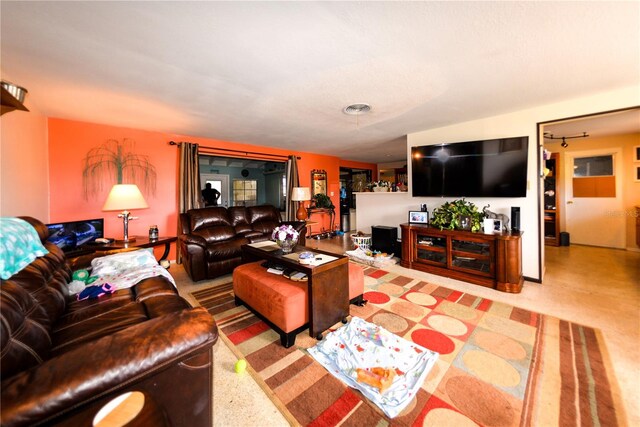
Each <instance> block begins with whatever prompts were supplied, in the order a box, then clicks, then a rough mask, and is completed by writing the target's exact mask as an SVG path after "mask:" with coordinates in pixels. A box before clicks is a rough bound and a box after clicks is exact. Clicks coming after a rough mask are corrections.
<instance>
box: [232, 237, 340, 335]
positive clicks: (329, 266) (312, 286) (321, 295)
mask: <svg viewBox="0 0 640 427" xmlns="http://www.w3.org/2000/svg"><path fill="white" fill-rule="evenodd" d="M271 243H273V242H271ZM274 246H275V243H273V245H268V246H262V247H256V246H252V245H250V244H249V245H243V246H242V256H243V259H244V261H245V262H250V261H256V260H260V259H264V260H267V261H270V262H273V263H274V264H278V265H281V266H283V267H285V268H291V269H293V270H297V271H300V272H303V273H304V274H306V275H307V284H308V286H309V288H308V290H309V291H308V295H309V300H308V304H309V335H311V336H312V337H315V338H317V339H322V333H323V332H324V331H326V330H327V329H329V328H330V327H331V326H333V325H335V324H336V323H338V322H339V321H343V322H346V319H347V316H348V315H349V264H348V263H349V258H348V257H346V256H344V255H336V254H331V253H329V252H324V251H320V250H317V249H309V248H306V247H304V246H296V247H295V249H294V251H293V255H289V256H287V255H285V254H283V253H282V251H281V250H280V249H276V250H273V247H274ZM304 251H309V252H313V253H314V254H319V255H324V256H328V257H332V258H335V259H332V260H330V261H327V262H325V263H323V264H321V265H303V264H300V263H299V262H298V260H297V254H299V253H300V252H304Z"/></svg>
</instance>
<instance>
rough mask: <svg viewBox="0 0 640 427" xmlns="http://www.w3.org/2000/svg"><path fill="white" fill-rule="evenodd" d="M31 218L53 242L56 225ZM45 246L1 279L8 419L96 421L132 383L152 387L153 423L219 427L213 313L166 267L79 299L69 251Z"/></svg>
mask: <svg viewBox="0 0 640 427" xmlns="http://www.w3.org/2000/svg"><path fill="white" fill-rule="evenodd" d="M23 219H26V220H27V221H28V222H30V223H31V224H32V225H33V226H34V228H36V230H37V231H38V234H39V237H40V239H41V240H42V241H43V243H44V242H45V240H46V238H47V236H48V231H47V228H46V226H44V225H43V224H42V223H41V222H40V221H38V220H35V219H33V218H23ZM45 247H46V248H47V249H48V250H49V253H48V254H47V255H45V256H42V257H40V258H36V259H35V260H34V261H33V262H32V263H31V264H29V265H28V266H27V267H25V268H24V269H23V270H21V271H20V272H18V273H16V274H14V275H13V276H11V277H10V278H9V279H7V280H5V281H2V283H1V285H0V297H1V300H0V312H1V314H2V322H0V332H1V333H0V339H1V342H0V344H1V354H0V369H1V375H2V382H1V387H2V389H1V402H0V403H1V408H0V414H1V424H2V426H33V425H74V426H80V425H92V419H93V417H94V416H95V415H96V413H97V412H98V411H99V410H100V408H102V407H103V406H104V405H105V404H106V403H107V402H109V401H110V400H112V399H113V398H115V397H117V396H119V395H121V394H123V393H126V392H129V391H139V392H142V393H143V394H144V406H145V408H147V410H146V411H145V408H143V412H142V413H143V414H144V413H147V414H148V413H152V414H153V416H154V417H155V418H156V419H155V421H153V422H152V424H153V425H162V424H166V425H172V426H211V425H212V421H213V414H212V396H213V366H212V364H213V345H214V344H215V343H216V341H217V339H218V330H217V327H216V324H215V321H214V319H213V317H212V316H211V315H210V314H209V313H207V311H206V310H205V309H203V308H192V307H191V306H190V304H189V303H188V302H187V301H186V300H184V299H183V298H181V297H180V296H179V295H178V293H177V292H176V290H175V288H174V287H173V285H172V284H171V283H170V282H169V281H167V280H166V279H165V278H163V277H161V276H158V277H153V278H149V279H145V280H142V281H140V282H139V283H138V284H137V285H135V286H134V287H132V288H130V289H122V290H118V291H116V292H115V293H113V294H110V295H105V296H102V297H100V298H98V299H93V300H84V301H77V300H75V298H73V297H71V296H69V295H68V292H67V291H66V283H68V282H69V281H70V277H71V273H72V272H71V269H70V267H69V263H68V262H67V260H66V259H65V256H64V253H63V252H62V251H61V250H60V249H59V248H58V247H57V246H55V245H53V244H50V243H45Z"/></svg>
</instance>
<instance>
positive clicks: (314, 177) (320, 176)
mask: <svg viewBox="0 0 640 427" xmlns="http://www.w3.org/2000/svg"><path fill="white" fill-rule="evenodd" d="M316 194H324V195H325V196H326V195H327V172H326V171H324V170H322V169H313V170H312V171H311V197H313V196H315V195H316Z"/></svg>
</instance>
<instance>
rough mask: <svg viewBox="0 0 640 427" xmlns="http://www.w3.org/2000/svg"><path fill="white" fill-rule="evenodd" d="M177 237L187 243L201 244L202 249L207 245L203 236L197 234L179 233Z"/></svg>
mask: <svg viewBox="0 0 640 427" xmlns="http://www.w3.org/2000/svg"><path fill="white" fill-rule="evenodd" d="M178 239H180V241H181V242H182V243H185V244H188V245H197V246H201V247H202V248H203V249H204V248H206V247H207V241H206V240H204V237H202V236H198V235H197V234H181V235H179V236H178Z"/></svg>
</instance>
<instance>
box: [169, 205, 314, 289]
mask: <svg viewBox="0 0 640 427" xmlns="http://www.w3.org/2000/svg"><path fill="white" fill-rule="evenodd" d="M282 224H290V225H292V226H293V227H294V228H295V229H296V230H297V231H298V232H299V233H300V237H299V238H298V244H299V245H304V243H305V235H306V231H307V228H306V223H305V222H304V221H281V220H280V212H279V211H278V210H277V209H276V208H275V207H274V206H272V205H260V206H249V207H244V206H235V207H231V208H225V207H210V208H203V209H191V210H189V211H187V212H186V213H182V214H180V228H181V234H180V235H179V236H178V245H179V246H180V253H181V256H182V264H183V265H184V269H185V270H186V272H187V274H189V277H191V280H193V281H194V282H198V281H200V280H205V279H213V278H215V277H219V276H222V275H224V274H229V273H231V272H232V271H233V269H234V268H236V267H237V266H239V265H240V264H242V262H243V261H242V250H241V249H240V247H241V246H242V245H244V244H247V243H254V242H260V241H263V240H268V239H270V238H271V233H272V232H273V229H274V228H276V227H278V226H279V225H282Z"/></svg>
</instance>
